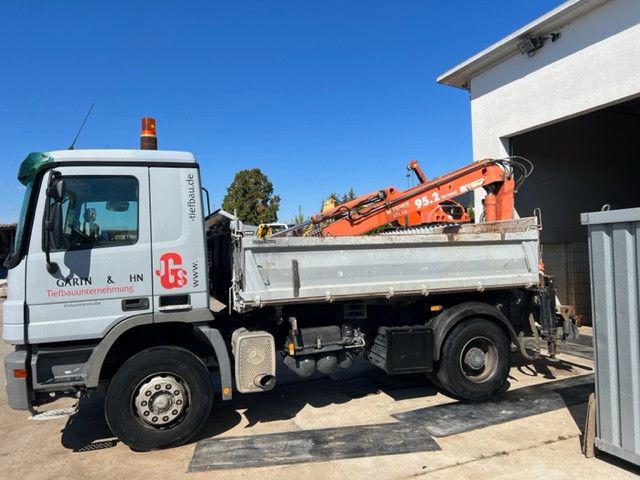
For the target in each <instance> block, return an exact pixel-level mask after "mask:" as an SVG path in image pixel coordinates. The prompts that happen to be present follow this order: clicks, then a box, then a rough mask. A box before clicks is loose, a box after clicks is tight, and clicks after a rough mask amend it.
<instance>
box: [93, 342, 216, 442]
mask: <svg viewBox="0 0 640 480" xmlns="http://www.w3.org/2000/svg"><path fill="white" fill-rule="evenodd" d="M212 403H213V384H212V381H211V378H210V376H209V372H208V371H207V368H206V367H205V365H204V364H203V363H202V361H201V360H200V359H199V358H198V357H196V356H195V355H193V354H192V353H191V352H189V351H188V350H185V349H183V348H179V347H173V346H165V347H153V348H149V349H147V350H143V351H142V352H140V353H138V354H136V355H134V356H133V357H131V358H130V359H128V360H127V361H126V362H124V364H123V365H122V366H121V367H120V368H119V369H118V371H117V372H116V374H115V375H114V376H113V378H112V380H111V383H110V385H109V388H108V389H107V395H106V397H105V403H104V411H105V417H106V420H107V424H108V425H109V428H111V431H112V432H113V433H114V434H115V435H116V436H117V437H118V438H119V439H120V440H121V441H122V442H123V443H125V444H126V445H128V446H129V447H130V448H131V449H132V450H138V451H149V450H157V449H161V448H168V447H175V446H177V445H182V444H183V443H186V442H187V441H189V440H190V439H191V438H192V437H193V436H194V435H195V434H196V433H197V432H198V431H199V430H200V428H201V427H202V426H203V425H204V424H205V422H206V420H207V418H208V417H209V414H210V412H211V406H212Z"/></svg>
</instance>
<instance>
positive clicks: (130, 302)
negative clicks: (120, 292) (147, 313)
mask: <svg viewBox="0 0 640 480" xmlns="http://www.w3.org/2000/svg"><path fill="white" fill-rule="evenodd" d="M148 309H149V299H148V298H145V297H139V298H125V299H124V300H122V311H123V312H128V311H131V310H148Z"/></svg>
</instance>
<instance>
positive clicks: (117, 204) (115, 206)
mask: <svg viewBox="0 0 640 480" xmlns="http://www.w3.org/2000/svg"><path fill="white" fill-rule="evenodd" d="M106 209H107V210H109V211H110V212H126V211H127V210H129V202H127V201H125V200H114V201H108V202H107V205H106Z"/></svg>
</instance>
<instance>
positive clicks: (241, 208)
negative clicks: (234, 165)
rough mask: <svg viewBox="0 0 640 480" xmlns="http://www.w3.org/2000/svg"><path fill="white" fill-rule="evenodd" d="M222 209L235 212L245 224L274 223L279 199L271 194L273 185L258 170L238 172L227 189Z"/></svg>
mask: <svg viewBox="0 0 640 480" xmlns="http://www.w3.org/2000/svg"><path fill="white" fill-rule="evenodd" d="M222 208H223V209H225V210H226V211H227V212H231V213H233V212H234V211H235V212H236V214H237V216H238V218H239V219H240V220H242V221H243V222H245V223H249V224H253V225H258V224H260V223H269V222H275V221H276V219H277V217H278V209H279V208H280V197H279V196H278V195H274V194H273V184H272V183H271V182H270V181H269V178H268V177H267V176H266V175H265V174H264V173H262V172H261V171H260V169H259V168H251V169H248V170H240V171H239V172H238V173H236V175H235V177H234V178H233V181H232V182H231V185H229V187H228V188H227V194H226V195H225V196H224V200H223V201H222Z"/></svg>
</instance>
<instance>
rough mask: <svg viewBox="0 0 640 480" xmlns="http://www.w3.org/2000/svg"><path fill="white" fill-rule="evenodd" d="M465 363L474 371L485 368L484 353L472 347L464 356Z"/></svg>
mask: <svg viewBox="0 0 640 480" xmlns="http://www.w3.org/2000/svg"><path fill="white" fill-rule="evenodd" d="M464 363H465V365H466V366H467V367H469V368H471V369H472V370H480V369H481V368H482V367H484V352H483V351H482V350H481V349H480V348H478V347H471V348H470V349H469V350H468V351H467V353H466V355H465V356H464Z"/></svg>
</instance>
